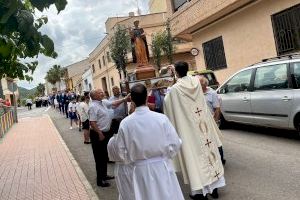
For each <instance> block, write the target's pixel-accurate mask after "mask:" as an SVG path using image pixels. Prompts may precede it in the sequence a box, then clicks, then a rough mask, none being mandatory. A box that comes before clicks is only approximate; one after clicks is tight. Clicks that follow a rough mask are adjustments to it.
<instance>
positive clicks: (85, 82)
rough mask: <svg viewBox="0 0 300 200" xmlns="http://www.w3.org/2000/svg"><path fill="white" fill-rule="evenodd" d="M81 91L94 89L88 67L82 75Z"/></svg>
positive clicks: (90, 70)
mask: <svg viewBox="0 0 300 200" xmlns="http://www.w3.org/2000/svg"><path fill="white" fill-rule="evenodd" d="M82 86H83V87H82V88H83V91H91V90H93V89H94V84H93V75H92V69H91V68H89V69H88V70H86V71H85V72H84V73H83V75H82Z"/></svg>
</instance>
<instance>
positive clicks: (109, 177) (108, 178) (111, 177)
mask: <svg viewBox="0 0 300 200" xmlns="http://www.w3.org/2000/svg"><path fill="white" fill-rule="evenodd" d="M104 179H105V180H106V181H107V180H112V179H115V177H114V176H106V177H105V178H104Z"/></svg>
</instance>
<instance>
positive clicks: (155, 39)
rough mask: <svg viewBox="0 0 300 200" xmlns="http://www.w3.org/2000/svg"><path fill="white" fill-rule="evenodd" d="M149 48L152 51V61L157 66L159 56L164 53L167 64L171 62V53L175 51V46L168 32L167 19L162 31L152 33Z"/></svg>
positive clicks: (159, 61)
mask: <svg viewBox="0 0 300 200" xmlns="http://www.w3.org/2000/svg"><path fill="white" fill-rule="evenodd" d="M151 49H152V53H153V60H154V63H155V64H156V65H157V68H158V69H160V68H161V57H162V55H166V56H167V58H168V60H169V64H172V63H173V53H174V51H175V46H174V44H173V38H172V35H171V32H170V23H169V21H167V23H166V30H165V31H163V32H158V33H155V34H153V35H152V44H151Z"/></svg>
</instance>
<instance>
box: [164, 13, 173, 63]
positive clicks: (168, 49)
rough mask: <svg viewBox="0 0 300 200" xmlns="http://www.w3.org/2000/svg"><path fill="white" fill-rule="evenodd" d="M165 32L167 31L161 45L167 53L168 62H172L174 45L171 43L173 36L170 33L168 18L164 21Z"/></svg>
mask: <svg viewBox="0 0 300 200" xmlns="http://www.w3.org/2000/svg"><path fill="white" fill-rule="evenodd" d="M166 32H167V38H166V41H165V43H164V45H163V51H164V52H165V54H166V55H167V58H168V60H169V64H173V54H174V52H175V45H174V43H173V37H172V34H171V27H170V19H168V20H167V22H166Z"/></svg>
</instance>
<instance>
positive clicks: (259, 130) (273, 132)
mask: <svg viewBox="0 0 300 200" xmlns="http://www.w3.org/2000/svg"><path fill="white" fill-rule="evenodd" d="M228 129H233V130H240V131H245V132H247V134H259V135H266V136H272V137H278V138H284V139H293V140H299V141H300V135H299V133H298V132H297V131H293V130H286V129H275V128H268V127H259V126H251V125H244V124H237V123H230V124H229V125H228V128H226V129H225V130H228Z"/></svg>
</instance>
